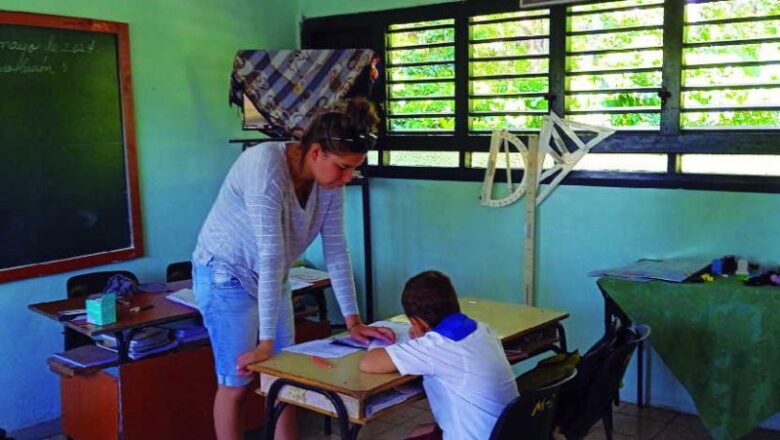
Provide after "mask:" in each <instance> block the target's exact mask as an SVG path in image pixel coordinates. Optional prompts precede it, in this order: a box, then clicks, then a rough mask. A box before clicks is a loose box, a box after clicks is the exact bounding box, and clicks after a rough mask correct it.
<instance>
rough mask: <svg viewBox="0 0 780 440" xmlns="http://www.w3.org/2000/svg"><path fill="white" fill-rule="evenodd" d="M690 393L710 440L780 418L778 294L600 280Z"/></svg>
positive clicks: (731, 283)
mask: <svg viewBox="0 0 780 440" xmlns="http://www.w3.org/2000/svg"><path fill="white" fill-rule="evenodd" d="M598 284H599V286H600V287H601V288H602V289H603V291H604V292H606V293H607V294H608V295H609V296H610V297H611V298H612V299H613V300H614V301H615V303H617V305H618V306H619V307H620V308H621V309H622V310H623V311H624V312H625V313H626V314H627V315H628V316H629V318H631V319H632V320H633V321H635V322H639V323H642V324H648V325H650V327H651V328H652V329H653V334H652V336H651V339H650V342H651V344H652V345H653V348H654V349H655V351H656V352H657V353H658V355H659V356H660V357H661V359H663V361H664V363H665V364H666V366H668V367H669V369H670V370H671V371H672V373H674V375H675V377H677V379H678V380H679V381H680V383H682V385H683V386H684V387H685V389H686V390H687V391H688V392H689V393H690V395H691V398H692V399H693V401H694V403H695V404H696V408H697V409H698V411H699V415H700V417H701V421H702V422H703V423H704V426H705V427H707V429H708V430H709V431H710V434H711V435H712V437H713V438H714V439H715V440H730V439H736V438H739V437H742V436H743V435H745V434H747V433H748V432H750V431H751V430H753V429H754V428H755V427H756V426H757V425H758V424H759V423H761V422H762V421H764V420H765V419H766V418H767V417H769V416H771V415H772V414H775V413H776V412H778V411H780V367H778V365H780V315H778V310H780V288H778V287H769V286H766V287H751V286H746V285H744V284H743V283H742V282H741V281H739V280H736V279H734V278H718V279H717V280H716V281H715V282H711V283H667V282H663V281H651V282H647V283H643V282H636V281H627V280H620V279H615V278H601V279H599V281H598Z"/></svg>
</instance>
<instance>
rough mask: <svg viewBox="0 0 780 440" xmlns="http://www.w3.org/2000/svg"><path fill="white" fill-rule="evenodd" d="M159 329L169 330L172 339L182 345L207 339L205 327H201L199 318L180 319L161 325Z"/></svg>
mask: <svg viewBox="0 0 780 440" xmlns="http://www.w3.org/2000/svg"><path fill="white" fill-rule="evenodd" d="M160 327H162V328H167V329H169V330H171V333H172V334H173V337H174V339H176V340H177V341H179V343H182V344H186V343H190V342H199V341H205V340H207V339H208V338H209V334H208V332H207V331H206V327H204V326H203V324H202V323H201V320H200V318H189V319H180V320H178V321H173V322H168V323H165V324H161V325H160Z"/></svg>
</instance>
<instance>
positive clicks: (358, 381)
mask: <svg viewBox="0 0 780 440" xmlns="http://www.w3.org/2000/svg"><path fill="white" fill-rule="evenodd" d="M460 304H461V310H462V312H463V313H465V314H467V315H469V316H470V317H471V318H473V319H476V320H477V321H481V322H484V323H487V324H489V325H490V326H492V327H493V328H494V329H495V330H496V332H497V333H498V335H499V336H500V337H501V341H502V343H503V345H504V347H505V348H506V349H512V350H516V351H517V350H522V352H523V353H524V354H525V356H522V357H523V358H528V357H531V356H535V355H537V354H539V353H542V352H545V351H549V350H554V351H565V350H566V336H565V331H564V329H563V326H562V325H561V321H562V320H563V319H566V318H567V317H568V316H569V315H568V313H565V312H560V311H556V310H548V309H541V308H535V307H529V306H525V305H519V304H510V303H505V302H499V301H491V300H485V299H480V298H473V297H463V298H461V299H460ZM392 319H393V320H399V319H401V320H403V319H405V318H404V317H395V318H392ZM364 354H365V352H364V351H359V352H356V353H353V354H351V355H348V356H345V357H343V358H339V359H331V360H330V362H331V364H333V368H332V369H323V368H320V367H318V366H316V365H315V364H314V363H312V362H311V361H310V360H309V359H308V356H305V355H301V354H297V353H290V352H282V353H281V354H279V355H278V356H274V357H272V358H271V359H269V360H267V361H264V362H260V363H257V364H253V365H250V366H249V369H250V370H253V371H255V372H258V373H260V383H261V389H260V393H261V394H263V395H265V396H266V399H267V405H266V420H267V423H266V425H265V431H264V436H265V438H266V439H268V440H271V439H273V432H274V428H275V425H276V420H277V418H278V417H279V414H280V413H281V411H282V409H283V408H284V407H285V406H286V405H287V404H292V405H295V406H299V407H303V408H306V409H309V410H312V411H315V412H318V413H321V414H325V415H328V416H335V417H338V420H339V428H340V431H341V438H343V439H353V438H357V434H358V432H359V430H360V428H361V427H362V426H363V425H365V424H366V423H368V422H369V421H371V420H373V419H375V418H378V417H381V416H382V415H383V414H384V413H386V412H388V411H391V410H392V409H394V408H395V407H390V408H386V409H383V410H380V411H378V412H376V413H375V414H371V415H370V416H368V415H367V414H366V406H367V405H366V404H367V402H368V401H369V399H371V398H372V397H374V396H377V395H379V394H381V393H382V392H384V391H387V390H391V389H393V388H395V387H398V386H400V385H404V384H407V383H409V382H411V381H414V380H416V379H417V377H416V376H401V375H399V374H398V373H390V374H367V373H362V372H361V371H360V368H359V364H360V359H361V358H362V357H363V355H364ZM285 387H287V388H285ZM283 389H284V390H283ZM316 396H319V398H315V397H316ZM419 398H422V395H420V396H419V397H417V399H419ZM414 400H415V398H412V399H409V400H407V401H406V402H404V404H406V403H409V402H412V401H414Z"/></svg>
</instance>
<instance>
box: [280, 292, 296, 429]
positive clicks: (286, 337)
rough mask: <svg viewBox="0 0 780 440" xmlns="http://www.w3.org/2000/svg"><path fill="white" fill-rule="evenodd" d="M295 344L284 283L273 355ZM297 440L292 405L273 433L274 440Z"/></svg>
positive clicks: (287, 294)
mask: <svg viewBox="0 0 780 440" xmlns="http://www.w3.org/2000/svg"><path fill="white" fill-rule="evenodd" d="M293 344H295V311H294V310H293V303H292V291H291V290H290V285H289V283H286V284H285V286H284V289H283V291H282V299H281V301H280V302H279V321H278V322H277V324H276V339H274V354H276V353H278V352H279V351H281V350H282V349H283V348H284V347H289V346H290V345H293ZM297 438H298V418H297V411H296V410H295V407H294V406H292V405H287V407H286V408H285V409H284V411H282V414H281V415H280V416H279V421H278V422H277V424H276V430H275V431H274V439H276V440H294V439H297Z"/></svg>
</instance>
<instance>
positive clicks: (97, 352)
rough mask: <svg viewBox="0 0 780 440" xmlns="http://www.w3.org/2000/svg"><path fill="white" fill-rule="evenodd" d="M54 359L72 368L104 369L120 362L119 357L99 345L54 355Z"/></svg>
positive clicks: (83, 346)
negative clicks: (103, 367)
mask: <svg viewBox="0 0 780 440" xmlns="http://www.w3.org/2000/svg"><path fill="white" fill-rule="evenodd" d="M52 357H53V358H54V359H57V360H58V361H61V362H63V363H65V364H66V365H70V366H72V367H77V368H79V367H81V368H84V367H102V366H105V365H110V364H115V363H117V362H119V356H117V355H116V353H113V352H111V351H110V350H106V349H103V348H101V347H99V346H97V345H91V344H90V345H82V346H81V347H76V348H74V349H71V350H68V351H64V352H62V353H54V354H53V355H52Z"/></svg>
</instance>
